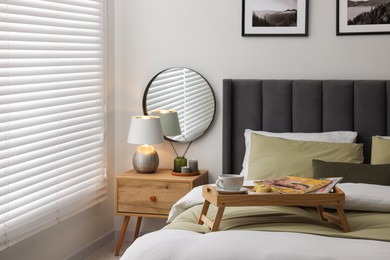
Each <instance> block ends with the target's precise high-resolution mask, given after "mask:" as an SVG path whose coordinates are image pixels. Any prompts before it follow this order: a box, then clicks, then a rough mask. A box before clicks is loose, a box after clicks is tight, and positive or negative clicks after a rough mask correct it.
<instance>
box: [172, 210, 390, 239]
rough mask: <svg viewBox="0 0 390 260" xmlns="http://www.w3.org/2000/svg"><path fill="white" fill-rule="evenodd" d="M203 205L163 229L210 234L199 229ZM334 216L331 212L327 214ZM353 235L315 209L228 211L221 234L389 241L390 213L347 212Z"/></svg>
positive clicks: (213, 213) (211, 214)
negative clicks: (286, 234)
mask: <svg viewBox="0 0 390 260" xmlns="http://www.w3.org/2000/svg"><path fill="white" fill-rule="evenodd" d="M201 209H202V205H196V206H193V207H191V208H189V209H187V210H186V211H184V212H183V213H182V214H180V215H179V216H178V217H177V218H175V219H174V220H173V221H172V222H171V223H170V224H168V225H167V226H166V227H164V229H182V230H190V231H195V232H199V233H207V232H210V230H209V228H208V227H207V226H206V225H198V224H197V222H198V218H199V215H200V211H201ZM327 211H328V212H331V210H327ZM215 213H216V207H214V206H213V205H210V208H209V210H208V213H207V217H209V218H210V219H213V217H214V216H215ZM346 216H347V219H348V222H349V225H350V227H351V230H352V231H351V232H347V233H345V232H343V231H342V230H341V228H340V227H338V226H337V225H336V224H334V223H331V222H326V221H322V220H321V218H320V216H319V214H318V212H317V210H316V208H309V207H307V208H306V207H281V206H269V207H264V206H263V207H227V208H225V211H224V214H223V217H222V221H221V224H220V226H219V230H237V229H243V230H262V231H285V232H299V233H307V234H316V235H324V236H332V237H342V238H359V239H372V240H381V241H390V213H381V212H364V211H346Z"/></svg>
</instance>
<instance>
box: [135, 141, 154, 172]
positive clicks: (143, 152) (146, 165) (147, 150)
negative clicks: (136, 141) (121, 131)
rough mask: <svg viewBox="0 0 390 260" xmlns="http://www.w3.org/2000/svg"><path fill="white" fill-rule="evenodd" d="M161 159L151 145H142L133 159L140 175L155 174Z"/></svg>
mask: <svg viewBox="0 0 390 260" xmlns="http://www.w3.org/2000/svg"><path fill="white" fill-rule="evenodd" d="M158 164H159V158H158V154H157V151H156V150H155V149H154V148H153V146H151V145H141V146H139V147H138V149H137V151H136V152H135V154H134V157H133V167H134V169H135V170H136V171H137V172H139V173H153V172H155V171H156V170H157V168H158Z"/></svg>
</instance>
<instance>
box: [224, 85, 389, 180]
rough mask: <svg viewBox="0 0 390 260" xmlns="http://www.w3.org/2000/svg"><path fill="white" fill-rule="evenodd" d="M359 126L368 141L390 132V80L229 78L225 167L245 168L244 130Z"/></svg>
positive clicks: (367, 150) (368, 149) (367, 145)
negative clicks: (243, 166) (243, 163)
mask: <svg viewBox="0 0 390 260" xmlns="http://www.w3.org/2000/svg"><path fill="white" fill-rule="evenodd" d="M245 129H253V130H264V131H271V132H326V131H356V132H358V138H357V142H358V143H364V157H365V162H369V160H370V156H371V137H372V136H373V135H390V81H385V80H249V79H248V80H247V79H237V80H236V79H225V80H223V173H235V174H238V173H240V171H241V169H242V161H243V158H244V152H245V143H244V141H245V140H244V130H245Z"/></svg>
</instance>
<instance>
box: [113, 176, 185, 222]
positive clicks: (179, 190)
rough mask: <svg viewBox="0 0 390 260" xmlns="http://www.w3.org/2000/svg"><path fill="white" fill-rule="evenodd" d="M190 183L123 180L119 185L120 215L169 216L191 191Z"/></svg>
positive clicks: (118, 205)
mask: <svg viewBox="0 0 390 260" xmlns="http://www.w3.org/2000/svg"><path fill="white" fill-rule="evenodd" d="M190 189H191V188H190V184H189V183H184V182H183V183H181V182H165V181H143V180H128V179H122V180H120V181H118V183H117V196H118V197H117V199H118V200H117V203H118V204H117V210H118V213H143V214H162V215H167V214H168V213H169V210H170V209H171V207H172V205H173V204H174V203H175V202H176V201H178V200H179V199H180V198H181V197H182V196H184V195H185V194H186V193H187V192H188V191H189V190H190Z"/></svg>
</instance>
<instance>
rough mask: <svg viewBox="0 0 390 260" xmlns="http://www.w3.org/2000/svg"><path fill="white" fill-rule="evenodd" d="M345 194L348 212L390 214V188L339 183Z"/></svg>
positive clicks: (345, 207)
mask: <svg viewBox="0 0 390 260" xmlns="http://www.w3.org/2000/svg"><path fill="white" fill-rule="evenodd" d="M337 187H339V188H340V189H341V190H342V191H343V192H344V193H345V205H344V209H346V210H363V211H379V212H390V186H385V185H375V184H367V183H339V184H337Z"/></svg>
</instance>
